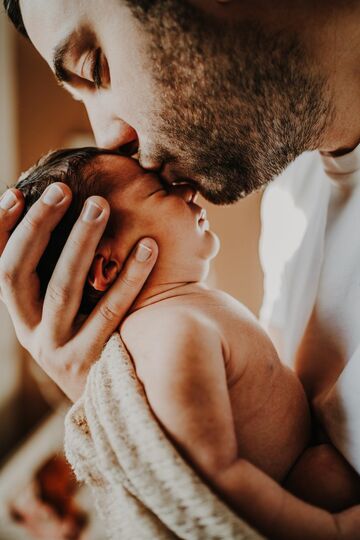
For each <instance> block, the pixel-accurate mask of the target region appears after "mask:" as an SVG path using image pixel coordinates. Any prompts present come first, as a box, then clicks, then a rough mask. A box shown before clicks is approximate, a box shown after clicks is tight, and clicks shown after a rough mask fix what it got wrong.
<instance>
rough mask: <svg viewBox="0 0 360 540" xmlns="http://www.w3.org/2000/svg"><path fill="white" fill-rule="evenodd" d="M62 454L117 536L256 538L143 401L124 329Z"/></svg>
mask: <svg viewBox="0 0 360 540" xmlns="http://www.w3.org/2000/svg"><path fill="white" fill-rule="evenodd" d="M65 452H66V456H67V458H68V460H69V462H70V463H71V465H72V467H73V469H74V471H75V474H76V476H77V478H78V479H79V480H80V481H84V482H86V483H87V484H88V485H89V486H90V488H91V490H92V492H93V494H94V497H95V502H96V505H97V508H98V511H99V513H100V515H101V516H102V518H103V519H104V521H105V524H106V530H107V532H108V536H109V538H111V539H113V540H162V539H164V540H165V539H170V538H183V539H189V540H190V539H191V540H205V539H206V540H215V539H224V540H225V539H226V540H232V539H238V540H245V539H246V540H258V539H260V538H261V536H260V535H259V534H258V533H256V532H255V531H254V530H253V529H251V528H250V527H249V526H248V525H247V524H246V523H244V522H243V521H242V520H241V519H240V518H238V517H237V516H236V515H235V514H234V513H233V512H232V511H231V510H230V509H229V508H228V507H227V506H226V504H224V503H223V502H222V501H221V500H220V499H219V498H218V497H217V496H216V495H215V494H214V493H213V492H212V491H211V489H210V488H209V487H208V486H207V485H206V484H205V483H204V482H203V481H202V480H201V479H200V478H199V476H198V475H197V474H196V473H195V472H194V470H193V469H192V468H191V467H190V466H189V465H188V464H187V463H186V462H185V461H184V459H183V458H182V457H181V456H180V455H179V453H178V452H177V450H176V449H175V448H174V446H173V445H172V444H171V442H170V441H169V440H168V439H167V438H166V435H165V434H164V432H163V431H162V429H161V427H160V425H159V424H158V422H157V420H156V418H155V417H154V415H153V414H152V412H151V409H150V407H149V405H148V402H147V400H146V396H145V393H144V390H143V387H142V385H141V384H140V382H139V381H138V379H137V377H136V374H135V370H134V366H133V364H132V362H131V360H130V358H129V355H128V353H127V351H126V349H125V347H124V345H123V344H122V341H121V339H120V336H119V334H113V336H112V337H111V338H110V340H109V341H108V343H107V345H106V347H105V348H104V350H103V353H102V355H101V357H100V359H99V360H98V361H97V362H96V363H95V364H94V366H93V367H92V368H91V371H90V373H89V377H88V380H87V385H86V390H85V392H84V394H83V396H82V398H81V399H80V400H79V401H78V402H77V403H75V404H74V405H73V407H72V408H71V409H70V411H69V412H68V414H67V417H66V419H65Z"/></svg>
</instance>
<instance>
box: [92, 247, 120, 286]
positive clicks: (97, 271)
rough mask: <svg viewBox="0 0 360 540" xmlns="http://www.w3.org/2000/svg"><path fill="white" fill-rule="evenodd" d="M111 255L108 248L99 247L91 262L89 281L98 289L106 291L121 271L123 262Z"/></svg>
mask: <svg viewBox="0 0 360 540" xmlns="http://www.w3.org/2000/svg"><path fill="white" fill-rule="evenodd" d="M110 255H111V254H110V252H109V251H108V250H106V249H105V250H101V249H100V250H99V248H98V251H97V253H96V255H95V257H94V260H93V262H92V264H91V267H90V271H89V274H88V277H87V283H88V284H89V285H91V286H92V287H93V288H94V289H96V290H97V291H106V290H107V289H108V288H109V287H110V285H111V284H112V283H113V282H114V281H115V279H116V278H117V275H118V273H119V271H120V268H121V264H120V263H119V262H118V261H117V260H115V259H113V258H111V256H110Z"/></svg>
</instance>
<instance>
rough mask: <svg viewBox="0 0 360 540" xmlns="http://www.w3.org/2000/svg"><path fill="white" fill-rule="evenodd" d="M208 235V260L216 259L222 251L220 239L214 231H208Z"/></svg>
mask: <svg viewBox="0 0 360 540" xmlns="http://www.w3.org/2000/svg"><path fill="white" fill-rule="evenodd" d="M206 234H207V235H208V236H209V255H208V260H209V261H210V260H212V259H215V257H216V256H217V254H218V253H219V251H220V246H221V244H220V239H219V237H218V235H217V234H215V233H214V232H213V231H211V230H208V231H206Z"/></svg>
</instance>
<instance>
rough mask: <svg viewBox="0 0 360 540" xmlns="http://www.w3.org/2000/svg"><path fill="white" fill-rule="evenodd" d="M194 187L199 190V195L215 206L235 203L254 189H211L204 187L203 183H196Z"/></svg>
mask: <svg viewBox="0 0 360 540" xmlns="http://www.w3.org/2000/svg"><path fill="white" fill-rule="evenodd" d="M195 187H196V189H197V190H198V191H199V193H200V195H201V196H202V197H203V198H204V199H205V200H206V201H208V202H210V203H212V204H215V205H217V206H229V205H231V204H235V203H237V202H238V201H240V200H241V199H243V198H244V197H247V195H250V193H252V191H254V190H249V191H247V190H243V189H241V190H240V189H229V188H226V187H225V188H224V189H220V190H219V189H213V188H211V187H207V186H206V187H204V186H203V185H199V184H196V185H195Z"/></svg>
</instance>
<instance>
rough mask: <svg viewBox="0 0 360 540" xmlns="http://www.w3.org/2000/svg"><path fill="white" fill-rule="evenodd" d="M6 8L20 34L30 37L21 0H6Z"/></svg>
mask: <svg viewBox="0 0 360 540" xmlns="http://www.w3.org/2000/svg"><path fill="white" fill-rule="evenodd" d="M4 8H5V11H6V13H7V14H8V16H9V18H10V19H11V21H12V23H13V24H14V26H15V28H16V30H18V31H19V32H20V34H22V35H23V36H25V37H26V38H28V37H29V36H28V33H27V31H26V28H25V25H24V21H23V18H22V15H21V9H20V0H4Z"/></svg>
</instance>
